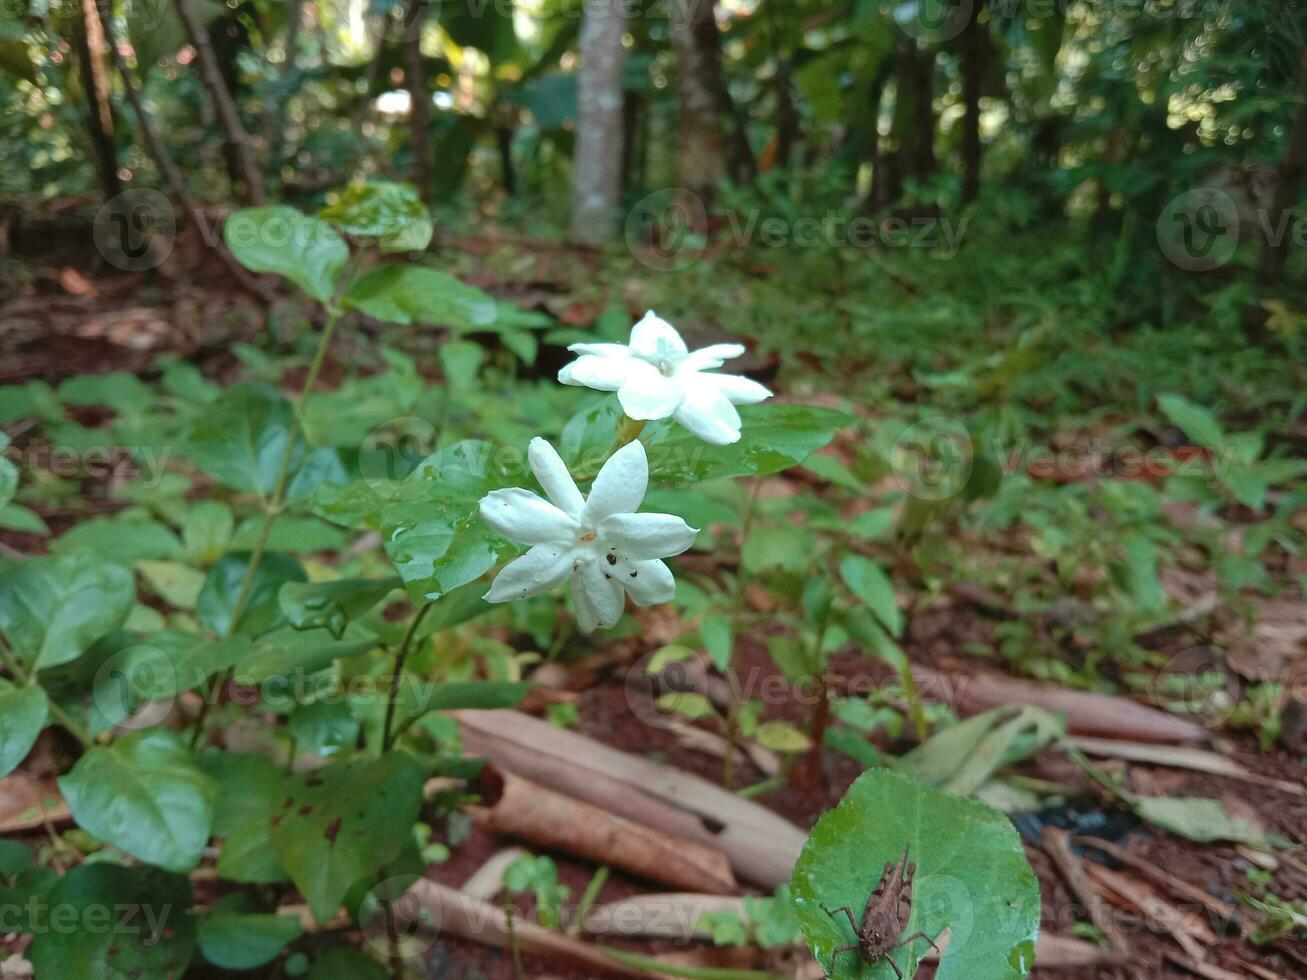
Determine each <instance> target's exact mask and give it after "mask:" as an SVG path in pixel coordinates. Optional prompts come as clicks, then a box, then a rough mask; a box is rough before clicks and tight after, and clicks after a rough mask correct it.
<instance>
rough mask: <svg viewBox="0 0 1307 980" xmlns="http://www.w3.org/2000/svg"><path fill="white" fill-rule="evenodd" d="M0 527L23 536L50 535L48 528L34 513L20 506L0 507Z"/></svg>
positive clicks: (8, 505) (7, 505) (6, 505)
mask: <svg viewBox="0 0 1307 980" xmlns="http://www.w3.org/2000/svg"><path fill="white" fill-rule="evenodd" d="M0 527H2V528H4V529H5V530H7V531H20V532H22V533H23V534H40V535H42V536H44V535H47V534H49V533H50V528H49V527H48V526H46V523H45V521H43V520H41V517H40V515H39V514H37V513H36V512H34V511H32V510H30V509H29V508H27V507H24V506H22V505H21V504H5V505H4V506H3V507H0Z"/></svg>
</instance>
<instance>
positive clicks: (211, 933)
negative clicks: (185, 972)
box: [196, 894, 304, 970]
mask: <svg viewBox="0 0 1307 980" xmlns="http://www.w3.org/2000/svg"><path fill="white" fill-rule="evenodd" d="M253 904H254V903H253V902H252V901H250V900H249V899H247V898H245V896H243V895H241V894H235V895H228V896H226V897H225V898H222V899H220V900H219V901H218V902H216V903H215V904H214V905H213V907H212V908H211V909H210V910H209V911H208V912H207V913H206V914H204V915H202V916H200V917H199V921H198V923H197V926H196V933H197V938H198V939H199V943H200V952H201V953H203V954H204V958H205V959H206V960H208V961H209V962H210V963H212V964H213V965H214V966H220V967H222V968H223V969H227V970H254V969H257V968H258V967H261V966H264V965H266V964H268V963H271V962H272V961H273V960H274V959H276V958H277V954H279V953H280V952H281V951H282V950H283V949H285V948H286V945H287V944H288V943H292V942H294V941H295V940H296V939H298V938H299V937H300V934H301V933H303V931H304V928H303V926H301V925H300V922H299V920H298V919H296V918H293V917H291V916H288V915H267V914H264V913H260V912H258V911H251V910H250V908H248V906H253Z"/></svg>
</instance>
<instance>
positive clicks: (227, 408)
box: [185, 382, 304, 497]
mask: <svg viewBox="0 0 1307 980" xmlns="http://www.w3.org/2000/svg"><path fill="white" fill-rule="evenodd" d="M293 418H294V409H293V408H292V407H291V404H290V402H289V401H287V400H286V398H285V397H284V396H283V395H282V394H281V392H280V391H278V390H277V389H276V388H273V387H271V386H269V385H264V384H257V383H254V382H243V383H241V384H237V385H233V386H232V387H231V388H228V389H227V390H226V391H225V392H223V394H222V397H221V398H219V399H218V401H217V402H215V403H214V404H213V405H210V406H209V407H208V408H207V409H206V410H205V411H204V413H203V414H202V415H200V416H198V417H197V418H196V419H195V421H194V422H193V423H192V424H191V426H190V428H189V429H188V430H187V432H186V436H185V452H186V457H187V458H188V459H189V460H190V461H191V462H193V463H194V464H195V465H196V466H198V467H199V468H200V469H202V470H204V472H206V473H208V474H209V475H210V476H212V477H213V478H214V479H216V480H218V481H220V482H222V483H224V484H225V485H227V486H229V487H231V488H232V489H234V490H239V491H241V492H242V493H257V494H261V495H263V496H265V497H267V496H271V494H272V492H273V490H274V488H275V487H276V485H277V473H278V471H279V469H280V467H281V460H282V457H283V456H284V455H285V451H286V440H287V439H288V438H289V437H290V428H291V422H292V420H293ZM303 456H304V451H303V447H302V446H300V445H298V444H297V447H296V449H295V450H294V451H293V452H292V454H291V470H292V472H293V471H294V470H296V469H298V467H299V463H300V462H302V460H303Z"/></svg>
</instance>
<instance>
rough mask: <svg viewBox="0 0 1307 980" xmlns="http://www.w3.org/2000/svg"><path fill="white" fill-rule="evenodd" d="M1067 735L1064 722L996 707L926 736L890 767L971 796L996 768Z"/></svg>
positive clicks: (1022, 709)
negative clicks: (893, 766)
mask: <svg viewBox="0 0 1307 980" xmlns="http://www.w3.org/2000/svg"><path fill="white" fill-rule="evenodd" d="M1065 734H1066V725H1065V723H1064V722H1063V721H1062V720H1061V719H1059V718H1058V717H1056V716H1055V715H1051V714H1049V713H1048V712H1047V711H1043V710H1041V709H1039V708H1035V707H1029V706H1026V707H1020V706H1015V705H1014V706H1010V707H1006V708H995V709H994V710H993V711H986V712H985V713H984V714H979V715H976V716H975V717H972V718H968V719H967V720H966V721H962V722H959V723H958V724H956V725H953V726H951V727H949V728H945V729H944V730H943V731H941V732H938V733H937V734H935V735H933V736H931V737H930V738H929V739H927V740H926V741H925V742H923V743H921V744H920V745H918V746H917V747H916V748H915V749H913V750H912V751H911V752H909V753H908V754H907V755H905V756H902V757H900V758H899V760H898V761H897V763H896V764H895V768H896V769H898V770H899V771H900V772H903V773H906V774H907V775H909V776H912V777H913V778H914V779H917V780H918V781H920V782H923V783H926V784H928V785H930V786H935V787H938V788H939V789H942V790H944V791H945V792H948V793H953V794H955V795H957V796H970V795H972V794H974V793H975V792H976V791H977V790H978V789H980V787H981V786H983V785H984V784H985V783H986V782H988V781H989V779H990V778H991V777H992V776H994V775H995V774H996V773H997V772H998V771H999V770H1001V769H1003V768H1005V767H1006V766H1010V765H1012V764H1014V763H1016V762H1020V761H1021V760H1023V759H1027V758H1030V757H1032V756H1034V755H1036V754H1038V753H1039V752H1042V751H1043V750H1044V749H1046V748H1048V747H1049V746H1050V745H1051V744H1053V743H1054V742H1055V741H1057V740H1058V739H1059V738H1061V737H1062V736H1063V735H1065Z"/></svg>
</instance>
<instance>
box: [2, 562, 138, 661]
mask: <svg viewBox="0 0 1307 980" xmlns="http://www.w3.org/2000/svg"><path fill="white" fill-rule="evenodd" d="M134 597H135V588H134V583H133V582H132V575H131V572H129V571H127V570H126V569H125V568H120V567H119V566H117V565H110V564H106V563H105V562H103V561H100V560H98V559H96V558H95V557H93V556H90V555H80V554H77V555H65V556H62V557H59V558H32V559H29V560H28V561H25V562H23V563H22V564H21V565H19V566H17V567H16V568H13V569H11V570H10V571H8V572H6V573H5V574H4V575H3V576H0V631H3V632H4V633H5V635H6V636H7V637H8V639H9V645H10V646H11V647H13V648H14V652H15V653H16V654H17V655H18V658H19V659H20V660H21V661H23V662H24V663H27V664H30V665H31V666H33V667H35V668H36V669H37V670H42V669H44V668H47V667H53V666H55V665H57V664H62V663H67V662H68V661H70V660H76V659H77V658H78V657H80V656H81V655H82V654H83V653H84V652H85V651H86V650H87V649H88V648H89V647H90V646H91V644H92V643H94V642H95V641H96V640H97V639H99V638H100V637H101V636H103V635H104V634H106V633H108V632H109V631H110V630H112V629H114V628H115V627H116V626H118V625H119V624H120V623H122V621H123V620H124V619H126V618H127V613H128V612H129V611H130V610H131V608H132V601H133V599H134Z"/></svg>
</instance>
